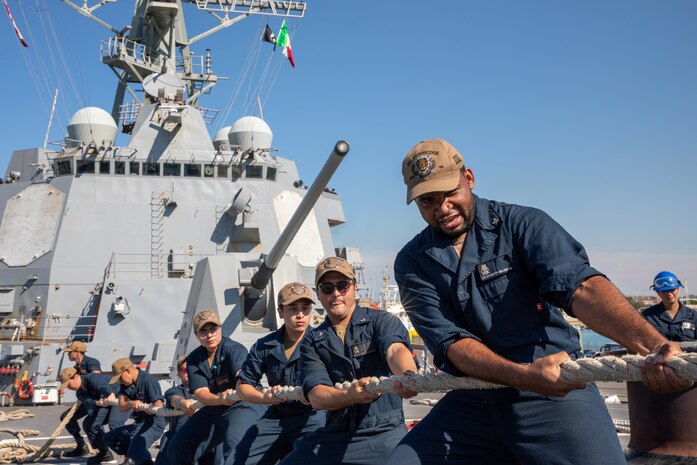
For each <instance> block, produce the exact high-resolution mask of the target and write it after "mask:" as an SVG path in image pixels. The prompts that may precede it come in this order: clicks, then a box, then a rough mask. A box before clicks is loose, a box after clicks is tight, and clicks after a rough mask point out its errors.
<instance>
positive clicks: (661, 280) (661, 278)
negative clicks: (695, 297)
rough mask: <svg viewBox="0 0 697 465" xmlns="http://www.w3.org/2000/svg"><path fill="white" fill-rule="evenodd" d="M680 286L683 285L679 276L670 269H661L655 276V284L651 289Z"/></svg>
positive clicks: (659, 289)
mask: <svg viewBox="0 0 697 465" xmlns="http://www.w3.org/2000/svg"><path fill="white" fill-rule="evenodd" d="M679 287H682V283H681V282H680V280H679V279H678V277H677V276H675V275H674V274H673V273H671V272H670V271H661V272H660V273H658V274H657V275H656V277H655V278H653V284H652V285H651V287H650V289H653V290H654V291H656V292H659V291H668V290H672V289H677V288H679Z"/></svg>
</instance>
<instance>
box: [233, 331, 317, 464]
mask: <svg viewBox="0 0 697 465" xmlns="http://www.w3.org/2000/svg"><path fill="white" fill-rule="evenodd" d="M283 333H284V327H282V328H280V329H278V330H277V331H275V332H273V333H271V334H269V335H267V336H265V337H263V338H261V339H259V340H258V341H257V342H256V343H255V344H254V345H253V346H252V348H251V350H250V351H249V356H248V357H247V360H246V361H245V362H244V365H243V366H242V371H241V372H240V381H241V382H242V383H245V384H249V385H252V386H254V387H259V386H260V383H259V381H260V380H261V378H262V376H264V375H266V379H267V381H268V383H269V386H301V382H300V345H298V346H297V347H296V348H295V351H293V353H292V354H291V356H290V359H288V358H286V353H285V351H284V346H283ZM325 420H326V416H325V412H324V411H319V412H318V411H315V410H313V409H312V406H310V405H305V404H303V403H301V402H298V401H293V402H284V403H282V404H276V405H271V406H270V407H269V408H268V409H267V410H266V413H265V414H264V416H263V417H261V419H260V420H259V421H257V422H256V424H255V425H254V426H252V427H251V428H249V430H247V434H245V436H244V438H242V441H241V442H240V444H238V446H237V449H236V453H235V462H234V463H235V465H257V464H259V465H273V464H276V463H278V462H279V461H280V460H281V459H282V458H283V457H285V456H286V455H288V454H289V453H290V451H291V450H293V444H295V442H296V441H297V440H298V439H300V438H302V437H303V436H305V435H306V434H307V433H309V432H311V431H314V430H316V429H317V428H320V427H322V426H324V422H325Z"/></svg>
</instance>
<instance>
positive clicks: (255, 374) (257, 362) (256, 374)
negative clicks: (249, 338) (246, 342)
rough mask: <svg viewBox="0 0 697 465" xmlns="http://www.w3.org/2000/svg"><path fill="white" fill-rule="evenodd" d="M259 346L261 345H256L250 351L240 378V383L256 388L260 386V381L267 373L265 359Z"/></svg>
mask: <svg viewBox="0 0 697 465" xmlns="http://www.w3.org/2000/svg"><path fill="white" fill-rule="evenodd" d="M258 346H259V344H254V345H253V346H252V348H251V349H250V351H249V355H248V356H247V359H246V360H245V362H244V364H243V365H242V370H241V371H240V376H239V381H241V382H243V383H244V384H251V385H252V386H255V387H256V386H258V385H259V380H260V379H261V377H262V376H263V375H264V372H265V367H264V358H263V356H262V355H261V354H260V353H259V347H258Z"/></svg>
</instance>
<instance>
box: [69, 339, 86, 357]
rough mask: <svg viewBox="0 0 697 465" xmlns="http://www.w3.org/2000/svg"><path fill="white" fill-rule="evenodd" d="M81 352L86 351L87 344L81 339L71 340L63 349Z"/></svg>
mask: <svg viewBox="0 0 697 465" xmlns="http://www.w3.org/2000/svg"><path fill="white" fill-rule="evenodd" d="M74 351H77V352H82V353H83V354H84V353H85V352H87V344H85V343H84V342H82V341H73V342H72V343H71V344H70V345H69V346H68V347H66V348H65V349H63V352H74Z"/></svg>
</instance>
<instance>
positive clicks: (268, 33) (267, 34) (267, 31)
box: [261, 24, 276, 50]
mask: <svg viewBox="0 0 697 465" xmlns="http://www.w3.org/2000/svg"><path fill="white" fill-rule="evenodd" d="M261 40H263V41H264V42H269V43H271V44H273V49H274V50H276V36H275V35H274V33H273V31H272V30H271V28H270V27H269V25H268V24H267V25H266V26H264V32H263V33H262V34H261Z"/></svg>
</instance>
